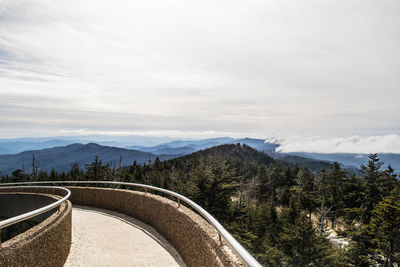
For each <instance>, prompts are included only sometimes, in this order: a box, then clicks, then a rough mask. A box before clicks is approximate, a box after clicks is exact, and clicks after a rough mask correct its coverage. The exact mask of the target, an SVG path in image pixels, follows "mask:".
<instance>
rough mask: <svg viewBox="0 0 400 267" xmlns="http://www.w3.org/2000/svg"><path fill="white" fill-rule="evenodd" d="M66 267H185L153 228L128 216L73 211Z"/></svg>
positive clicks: (78, 209) (85, 209)
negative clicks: (70, 241)
mask: <svg viewBox="0 0 400 267" xmlns="http://www.w3.org/2000/svg"><path fill="white" fill-rule="evenodd" d="M64 266H67V267H77V266H185V265H184V263H183V261H182V260H181V258H180V256H179V254H178V253H177V252H176V250H175V249H174V248H173V247H172V246H171V245H170V244H169V243H168V242H167V241H166V240H165V239H164V238H163V237H162V236H161V235H160V234H158V233H157V232H156V231H155V230H154V229H153V228H151V227H150V226H148V225H146V224H144V223H142V222H140V221H138V220H135V219H133V218H131V217H128V216H126V215H123V214H120V213H116V212H112V211H108V210H101V209H95V208H89V207H82V206H75V205H74V207H73V209H72V245H71V252H70V254H69V257H68V260H67V262H66V264H65V265H64Z"/></svg>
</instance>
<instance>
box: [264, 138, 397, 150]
mask: <svg viewBox="0 0 400 267" xmlns="http://www.w3.org/2000/svg"><path fill="white" fill-rule="evenodd" d="M269 140H270V139H267V140H266V141H267V142H268V141H269ZM278 143H279V144H280V146H279V148H278V150H279V151H281V152H317V153H400V136H399V135H396V134H392V135H383V136H367V137H361V136H350V137H342V138H323V137H318V136H292V137H285V138H283V139H281V140H279V141H278Z"/></svg>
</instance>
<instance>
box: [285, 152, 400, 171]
mask: <svg viewBox="0 0 400 267" xmlns="http://www.w3.org/2000/svg"><path fill="white" fill-rule="evenodd" d="M291 154H293V155H298V156H301V157H306V158H311V159H319V160H325V161H330V162H334V161H337V162H339V163H340V164H342V165H343V166H347V167H356V168H359V167H360V165H361V164H364V165H366V164H367V162H368V154H354V153H309V152H297V153H291ZM378 156H379V158H380V160H381V161H383V162H384V163H385V164H384V165H383V168H387V166H388V165H389V164H390V165H391V166H392V168H393V169H395V171H396V172H399V171H400V154H394V153H379V154H378Z"/></svg>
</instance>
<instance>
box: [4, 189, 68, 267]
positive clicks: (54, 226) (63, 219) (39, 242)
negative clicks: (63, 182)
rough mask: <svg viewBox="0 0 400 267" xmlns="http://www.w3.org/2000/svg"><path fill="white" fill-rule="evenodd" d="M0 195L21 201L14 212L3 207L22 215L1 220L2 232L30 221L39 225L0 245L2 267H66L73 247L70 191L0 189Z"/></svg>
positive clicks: (7, 211) (6, 210)
mask: <svg viewBox="0 0 400 267" xmlns="http://www.w3.org/2000/svg"><path fill="white" fill-rule="evenodd" d="M0 195H2V196H3V198H5V197H7V195H8V196H9V197H10V198H20V200H21V201H20V203H19V204H18V207H17V206H15V207H14V208H15V209H14V210H13V211H10V210H8V209H10V208H12V207H6V208H5V207H2V212H4V213H8V214H11V213H12V212H15V213H21V212H23V214H21V215H18V216H14V217H12V218H9V219H7V220H3V221H0V231H1V229H4V228H6V227H8V226H11V225H13V224H16V223H18V222H22V221H24V220H27V219H31V220H35V221H37V222H40V223H39V224H38V225H36V226H34V227H32V228H30V229H29V230H27V231H25V232H23V233H21V234H19V235H17V236H15V237H14V238H12V239H10V240H7V241H6V242H4V243H0V266H63V265H64V263H65V261H66V259H67V257H68V254H69V250H70V247H71V213H72V206H71V203H70V202H69V201H67V199H68V197H69V195H70V191H69V190H67V189H65V188H61V187H44V186H30V187H21V186H19V187H0ZM5 204H7V203H5ZM8 204H11V205H14V204H12V202H9V203H8ZM32 209H34V210H33V211H32Z"/></svg>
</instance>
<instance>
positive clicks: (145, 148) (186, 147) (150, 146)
mask: <svg viewBox="0 0 400 267" xmlns="http://www.w3.org/2000/svg"><path fill="white" fill-rule="evenodd" d="M90 142H92V143H97V144H99V145H102V146H109V147H110V146H113V147H121V148H122V147H123V148H126V149H128V150H138V151H142V152H147V153H151V154H154V155H162V156H163V157H165V156H166V155H169V157H177V156H179V155H188V154H191V153H193V152H196V151H199V150H203V149H207V148H210V147H213V146H218V145H223V144H237V143H240V144H246V145H248V146H250V147H252V148H254V149H257V150H259V151H263V152H265V153H267V154H268V155H270V156H271V157H273V158H276V159H281V160H283V161H287V162H290V163H296V162H297V163H298V164H299V165H302V164H306V165H309V166H311V165H312V164H314V165H315V164H316V165H318V166H319V165H321V166H322V164H321V162H323V161H325V162H334V161H337V162H339V163H340V164H341V165H342V166H343V167H345V168H347V169H353V171H352V172H357V170H355V168H359V167H360V165H361V164H366V163H367V161H368V154H352V153H308V152H295V153H280V152H277V151H276V150H277V148H278V147H279V144H276V143H268V142H265V141H264V140H263V139H255V138H242V139H235V138H231V137H218V138H207V139H202V140H194V139H180V140H176V139H173V138H168V137H148V136H133V135H132V136H107V135H91V136H63V137H57V138H54V137H44V138H17V139H0V155H4V154H16V153H20V152H23V151H27V150H41V149H45V148H52V147H58V146H66V145H70V144H73V143H90ZM379 157H380V158H381V160H382V161H384V162H385V165H384V168H386V167H387V165H388V164H391V165H392V167H393V168H394V169H395V171H396V172H397V173H400V154H393V153H380V154H379ZM313 161H316V162H313ZM68 164H69V163H68ZM310 164H311V165H310ZM21 166H22V164H19V166H18V167H19V168H20V167H21Z"/></svg>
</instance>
